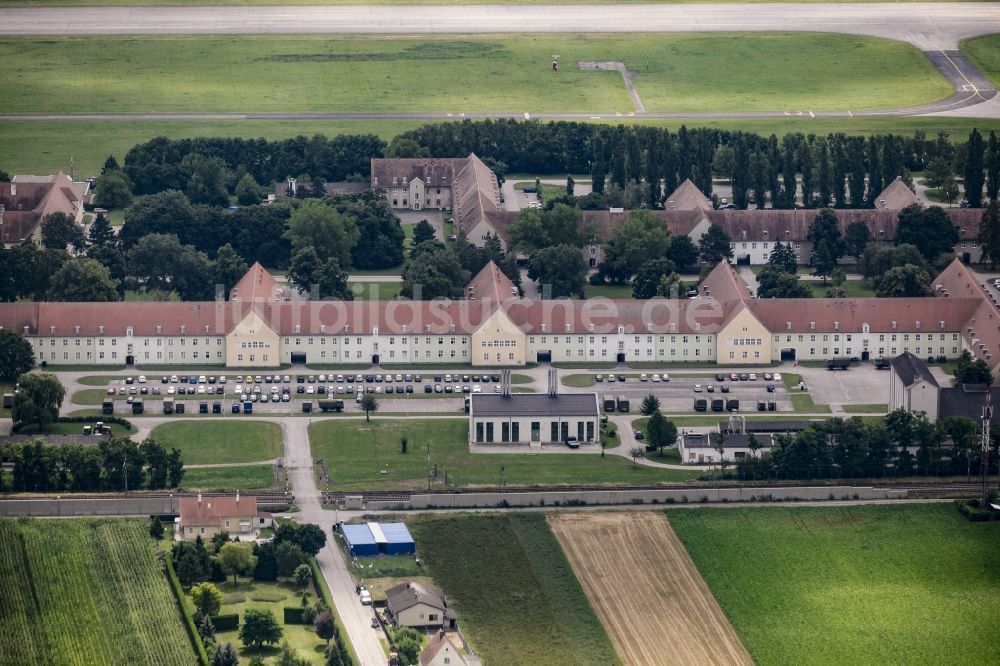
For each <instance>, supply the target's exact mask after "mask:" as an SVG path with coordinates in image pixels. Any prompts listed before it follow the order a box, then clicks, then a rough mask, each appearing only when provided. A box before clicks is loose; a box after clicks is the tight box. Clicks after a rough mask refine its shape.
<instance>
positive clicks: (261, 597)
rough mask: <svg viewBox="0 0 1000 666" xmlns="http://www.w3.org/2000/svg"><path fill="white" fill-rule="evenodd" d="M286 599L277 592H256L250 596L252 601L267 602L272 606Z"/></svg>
mask: <svg viewBox="0 0 1000 666" xmlns="http://www.w3.org/2000/svg"><path fill="white" fill-rule="evenodd" d="M284 599H285V595H283V594H280V593H277V592H254V593H253V594H251V595H250V600H251V601H265V602H268V603H272V604H273V603H276V602H278V601H283V600H284Z"/></svg>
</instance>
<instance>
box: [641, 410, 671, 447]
mask: <svg viewBox="0 0 1000 666" xmlns="http://www.w3.org/2000/svg"><path fill="white" fill-rule="evenodd" d="M647 429H648V430H649V446H651V447H653V448H655V449H656V450H657V451H659V454H660V455H661V456H662V455H663V447H666V446H673V445H674V444H676V443H677V426H675V425H674V424H673V422H672V421H669V420H667V418H666V417H665V416H664V415H663V414H661V413H660V410H656V411H655V412H653V414H652V415H651V416H650V417H649V426H648V428H647Z"/></svg>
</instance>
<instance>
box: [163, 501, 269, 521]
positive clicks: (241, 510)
mask: <svg viewBox="0 0 1000 666" xmlns="http://www.w3.org/2000/svg"><path fill="white" fill-rule="evenodd" d="M256 515H257V498H256V497H254V496H253V495H249V496H243V497H240V496H239V495H238V494H237V495H236V496H235V497H204V498H203V497H202V496H201V495H198V497H183V498H181V524H182V525H218V524H219V520H220V519H221V518H232V517H236V516H256Z"/></svg>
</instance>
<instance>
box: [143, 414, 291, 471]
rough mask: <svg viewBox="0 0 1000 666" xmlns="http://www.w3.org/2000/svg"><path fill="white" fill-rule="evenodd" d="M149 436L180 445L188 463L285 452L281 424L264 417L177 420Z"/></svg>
mask: <svg viewBox="0 0 1000 666" xmlns="http://www.w3.org/2000/svg"><path fill="white" fill-rule="evenodd" d="M149 436H150V438H151V439H155V440H156V441H158V442H159V443H160V444H162V445H163V446H164V447H165V448H166V449H167V450H169V449H171V448H177V449H180V450H181V453H182V454H183V456H184V462H185V463H186V464H188V465H204V464H212V463H234V462H254V461H257V460H270V459H271V458H277V457H278V456H280V455H281V452H282V443H281V428H280V427H279V426H278V424H276V423H268V422H265V421H226V422H219V421H202V422H183V421H178V422H176V423H164V424H163V425H158V426H156V427H155V428H153V431H152V432H151V433H150V434H149ZM188 471H189V472H190V471H193V470H188Z"/></svg>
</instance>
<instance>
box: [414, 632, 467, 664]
mask: <svg viewBox="0 0 1000 666" xmlns="http://www.w3.org/2000/svg"><path fill="white" fill-rule="evenodd" d="M445 647H450V648H451V649H452V651H453V652H454V653H455V657H456V658H457V659H459V660H461V662H460V663H462V664H464V663H465V659H464V658H463V656H462V651H461V650H460V649H459V647H458V646H457V645H455V644H454V643H452V641H451V638H450V637H449V636H448V634H447V633H445V630H444V629H440V630H439V631H438V632H437V633H436V634H434V635H433V636H431V637H430V638H429V639H428V640H427V646H426V647H425V648H424V649H423V651H422V652H421V653H420V664H421V666H426V665H427V664H429V663H431V662H432V661H434V657H436V656H437V654H438V652H440V651H441V650H442V649H443V648H445Z"/></svg>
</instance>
